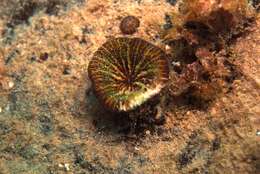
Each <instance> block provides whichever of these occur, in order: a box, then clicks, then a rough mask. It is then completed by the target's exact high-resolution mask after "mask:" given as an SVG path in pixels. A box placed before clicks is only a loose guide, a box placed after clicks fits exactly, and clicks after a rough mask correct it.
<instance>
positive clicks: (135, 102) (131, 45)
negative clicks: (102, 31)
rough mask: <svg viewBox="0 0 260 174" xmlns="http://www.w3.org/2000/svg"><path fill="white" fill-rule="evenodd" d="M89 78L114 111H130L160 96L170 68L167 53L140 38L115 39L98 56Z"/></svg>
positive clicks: (109, 41)
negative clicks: (155, 96)
mask: <svg viewBox="0 0 260 174" xmlns="http://www.w3.org/2000/svg"><path fill="white" fill-rule="evenodd" d="M88 73H89V77H90V79H91V81H92V83H93V87H94V90H95V93H96V95H97V96H98V98H99V99H100V100H101V102H102V103H103V104H104V105H105V106H106V107H107V108H109V109H111V110H114V111H129V110H133V109H135V108H136V107H137V106H140V105H141V104H143V103H144V102H145V101H147V100H148V99H149V98H151V97H153V96H154V95H156V94H158V93H159V92H160V91H161V89H162V88H163V87H164V86H165V83H166V81H167V80H168V76H169V67H168V62H167V58H166V55H165V53H164V52H163V51H162V50H161V49H160V48H158V47H156V46H154V45H152V44H151V43H149V42H147V41H144V40H142V39H139V38H126V37H121V38H114V39H110V40H108V41H107V42H106V43H104V44H103V45H102V46H101V47H100V48H99V49H98V50H97V51H96V52H95V54H94V56H93V58H92V60H91V61H90V63H89V67H88Z"/></svg>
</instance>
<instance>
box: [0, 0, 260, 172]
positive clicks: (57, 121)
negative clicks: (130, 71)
mask: <svg viewBox="0 0 260 174" xmlns="http://www.w3.org/2000/svg"><path fill="white" fill-rule="evenodd" d="M18 2H19V3H18ZM169 2H170V3H169ZM171 2H172V3H171ZM174 4H175V2H174V1H165V0H160V1H159V0H143V1H137V0H122V1H121V0H102V1H101V0H100V1H97V0H86V1H84V0H71V1H69V0H65V1H60V0H40V1H34V0H26V1H15V0H11V1H10V0H1V2H0V34H1V35H0V173H3V174H9V173H10V174H63V173H73V174H84V173H98V174H101V173H104V174H107V173H111V174H114V173H118V174H119V173H120V174H123V173H124V174H125V173H126V174H127V173H129V174H132V173H133V174H142V173H143V174H155V173H156V174H157V173H164V174H166V173H168V174H180V173H183V174H186V173H196V174H197V173H205V174H206V173H220V174H223V173H227V174H230V173H237V174H247V173H248V174H257V173H260V136H257V131H259V130H260V93H259V91H260V17H259V14H258V15H257V17H256V22H255V23H254V24H252V26H251V27H250V29H249V31H247V33H246V34H244V35H242V36H240V37H238V38H237V40H236V41H235V42H234V43H233V44H231V45H230V48H229V50H231V52H232V54H231V55H228V56H229V58H230V59H232V61H233V63H234V65H235V66H236V67H237V68H238V69H239V71H240V75H239V76H237V77H235V78H234V79H232V80H231V81H230V83H229V88H228V89H226V90H224V91H225V92H224V93H223V94H221V95H219V96H217V97H216V99H215V100H214V101H212V102H211V103H210V104H209V106H207V107H202V108H201V107H196V105H195V106H190V105H188V104H187V103H178V102H175V101H173V102H170V103H169V104H168V106H167V108H168V109H167V111H161V114H165V115H167V116H166V117H165V120H164V121H163V122H164V124H159V125H155V126H149V125H148V126H140V127H139V128H140V130H139V129H137V130H135V132H134V133H133V132H131V131H130V133H129V129H131V126H132V125H129V123H128V121H130V120H127V119H125V118H124V117H123V116H120V115H113V114H111V113H108V112H106V111H105V110H104V109H103V108H102V107H101V106H100V104H99V103H98V102H97V100H96V98H95V96H94V95H93V93H92V91H91V90H90V88H91V84H90V82H89V79H88V75H87V67H88V63H89V61H90V59H91V57H92V56H93V53H94V52H95V51H96V50H97V49H98V48H99V47H100V46H101V45H102V44H103V43H104V42H105V41H106V40H107V38H109V37H119V36H121V35H122V34H121V32H120V29H119V24H120V21H121V19H122V18H123V17H124V16H127V15H134V16H136V17H138V18H139V20H140V22H141V24H142V25H140V27H139V28H138V31H137V32H136V33H134V34H133V36H135V37H141V38H143V39H145V40H147V41H150V42H152V43H154V44H155V45H158V46H160V47H162V48H163V47H164V46H163V44H162V42H161V38H160V32H161V29H163V28H164V27H163V26H164V25H165V24H166V22H167V21H165V15H166V14H170V13H171V11H172V10H175V8H176V7H175V6H174ZM171 27H174V26H171ZM2 67H3V68H2ZM176 103H177V104H176ZM147 114H149V112H148V113H147Z"/></svg>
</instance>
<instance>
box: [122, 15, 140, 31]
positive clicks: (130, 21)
mask: <svg viewBox="0 0 260 174" xmlns="http://www.w3.org/2000/svg"><path fill="white" fill-rule="evenodd" d="M139 26H140V21H139V19H138V18H136V17H135V16H127V17H124V18H123V20H122V21H121V23H120V26H119V27H120V30H121V32H122V33H123V34H133V33H135V32H136V31H137V28H138V27H139Z"/></svg>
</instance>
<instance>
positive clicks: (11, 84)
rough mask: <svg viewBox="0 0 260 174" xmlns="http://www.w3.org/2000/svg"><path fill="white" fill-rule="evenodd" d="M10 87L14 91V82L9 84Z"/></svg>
mask: <svg viewBox="0 0 260 174" xmlns="http://www.w3.org/2000/svg"><path fill="white" fill-rule="evenodd" d="M8 87H9V89H12V88H13V87H14V82H12V81H10V82H9V83H8Z"/></svg>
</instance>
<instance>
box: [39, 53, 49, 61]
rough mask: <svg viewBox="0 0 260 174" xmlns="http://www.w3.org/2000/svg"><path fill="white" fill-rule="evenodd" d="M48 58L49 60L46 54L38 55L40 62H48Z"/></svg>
mask: <svg viewBox="0 0 260 174" xmlns="http://www.w3.org/2000/svg"><path fill="white" fill-rule="evenodd" d="M48 58H49V54H48V53H46V52H45V53H42V54H41V55H40V60H41V61H46V60H48Z"/></svg>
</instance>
